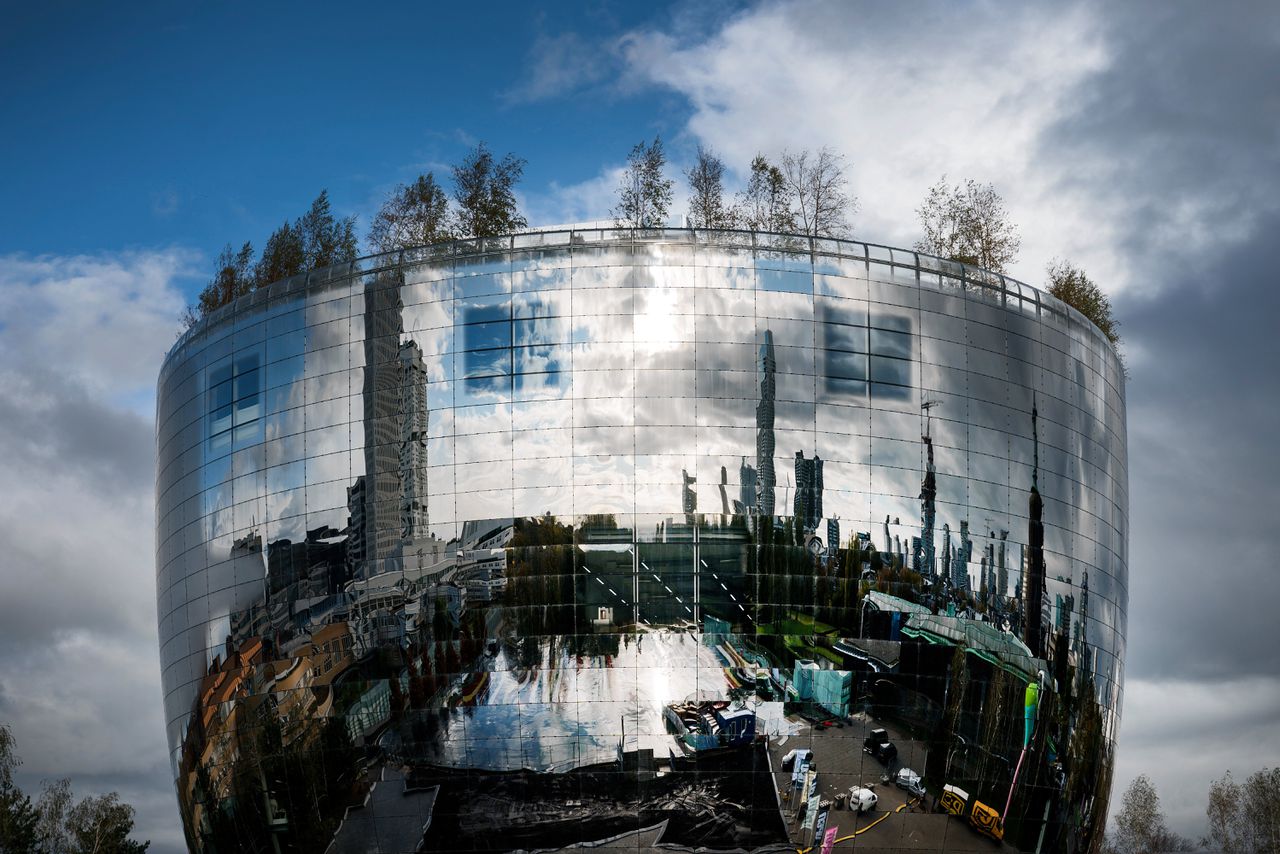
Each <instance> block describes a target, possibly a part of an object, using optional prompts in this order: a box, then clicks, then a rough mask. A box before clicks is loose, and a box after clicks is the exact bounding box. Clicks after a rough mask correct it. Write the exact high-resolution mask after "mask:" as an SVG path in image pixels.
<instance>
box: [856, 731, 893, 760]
mask: <svg viewBox="0 0 1280 854" xmlns="http://www.w3.org/2000/svg"><path fill="white" fill-rule="evenodd" d="M862 750H863V752H864V753H870V754H871V755H872V756H874V757H875V758H876V760H877V761H879V762H880V763H882V764H884V765H888V764H889V763H890V762H892V761H893V760H894V759H897V758H898V748H897V747H895V746H894V744H893V742H892V741H890V740H889V733H888V732H886V731H885V730H882V729H873V730H872V731H871V734H870V735H869V736H867V737H866V738H864V739H863V740H862Z"/></svg>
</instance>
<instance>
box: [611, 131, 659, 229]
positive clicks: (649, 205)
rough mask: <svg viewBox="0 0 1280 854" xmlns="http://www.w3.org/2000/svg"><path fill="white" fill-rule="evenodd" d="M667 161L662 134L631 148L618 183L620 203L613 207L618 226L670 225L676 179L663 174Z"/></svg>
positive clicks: (652, 226) (647, 226)
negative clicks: (668, 216)
mask: <svg viewBox="0 0 1280 854" xmlns="http://www.w3.org/2000/svg"><path fill="white" fill-rule="evenodd" d="M666 163H667V157H666V154H664V153H663V150H662V139H661V138H660V137H656V136H655V137H654V138H653V142H651V143H649V144H648V145H646V144H645V143H644V142H640V143H637V144H636V146H635V147H634V148H632V149H631V154H629V155H628V156H627V168H626V170H624V171H623V173H622V181H621V182H620V183H619V184H618V206H617V207H616V208H614V209H613V221H614V224H615V225H616V226H617V227H618V228H662V227H663V226H664V225H666V224H667V212H668V210H669V209H670V207H671V188H672V186H673V185H674V182H673V181H671V179H670V178H667V177H666V176H665V175H664V174H663V168H664V167H665V166H666Z"/></svg>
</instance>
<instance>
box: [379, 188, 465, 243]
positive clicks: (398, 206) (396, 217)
mask: <svg viewBox="0 0 1280 854" xmlns="http://www.w3.org/2000/svg"><path fill="white" fill-rule="evenodd" d="M452 238H453V229H452V227H451V225H450V222H449V198H448V196H447V195H445V191H444V189H443V188H442V187H441V186H440V185H439V184H437V183H436V179H435V176H434V175H433V174H432V173H430V172H428V173H427V174H426V175H419V176H418V179H417V180H416V181H414V182H413V183H412V184H409V185H408V186H405V185H404V184H401V185H400V186H398V187H396V188H395V190H393V191H392V192H391V195H389V196H387V199H386V201H384V202H383V203H382V207H381V208H380V209H379V210H378V215H377V216H375V217H374V218H373V224H372V225H371V226H370V227H369V245H370V246H371V247H372V248H373V250H374V251H375V252H399V251H400V250H402V249H408V248H410V247H413V246H427V245H429V244H432V243H440V242H442V241H445V240H450V239H452Z"/></svg>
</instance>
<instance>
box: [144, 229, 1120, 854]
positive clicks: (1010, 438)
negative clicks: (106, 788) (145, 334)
mask: <svg viewBox="0 0 1280 854" xmlns="http://www.w3.org/2000/svg"><path fill="white" fill-rule="evenodd" d="M157 431H158V448H159V471H158V475H157V508H156V511H157V512H156V518H157V537H156V548H157V564H156V565H157V593H158V612H159V625H160V642H161V663H162V667H163V682H164V690H165V700H164V702H165V719H166V721H167V724H168V739H169V746H170V748H171V758H172V770H173V774H174V779H175V783H176V788H177V796H178V802H179V805H180V808H181V811H182V818H183V822H184V825H185V828H186V833H187V837H188V842H189V845H190V847H191V849H192V850H193V851H199V852H206V851H208V852H229V851H241V850H248V851H263V852H268V851H270V852H276V851H299V852H301V851H328V852H347V851H352V852H355V851H360V852H367V851H382V852H412V851H471V850H486V851H487V850H492V851H508V850H527V851H532V850H542V851H560V850H569V849H571V848H573V847H575V846H576V847H582V846H584V845H590V844H597V843H600V844H604V841H608V843H607V845H608V850H615V849H625V848H635V849H645V848H651V847H653V846H655V845H659V844H661V845H663V846H664V847H665V848H666V849H667V850H686V849H687V850H694V849H697V848H699V847H703V848H707V849H720V850H731V849H732V850H744V851H752V850H760V851H782V850H796V849H797V848H801V849H803V848H808V847H813V848H814V850H815V851H816V850H820V849H822V848H823V846H827V847H826V849H825V850H834V851H847V850H867V851H873V850H886V851H892V850H896V849H907V848H910V849H911V850H913V851H964V850H989V849H990V848H992V847H999V848H1003V849H1006V850H1018V851H1034V850H1042V851H1088V850H1092V849H1093V848H1095V847H1096V846H1097V845H1098V843H1099V842H1100V836H1101V828H1102V822H1103V818H1104V816H1105V814H1106V811H1107V800H1108V794H1109V790H1110V784H1111V767H1112V756H1113V753H1114V743H1115V735H1116V730H1117V725H1118V716H1119V710H1120V702H1121V686H1122V681H1123V658H1124V636H1125V605H1126V596H1127V593H1126V590H1127V577H1126V574H1127V569H1126V565H1127V538H1128V533H1127V528H1128V508H1127V503H1128V495H1127V481H1126V437H1125V403H1124V379H1123V370H1122V367H1121V364H1120V362H1119V360H1118V358H1117V354H1116V352H1115V351H1114V349H1113V348H1112V347H1111V345H1110V344H1109V343H1107V341H1106V339H1105V338H1104V337H1103V336H1102V335H1101V333H1100V332H1099V331H1098V330H1097V329H1095V328H1094V327H1093V326H1091V325H1090V324H1089V323H1088V322H1087V321H1085V320H1084V319H1083V318H1082V317H1081V316H1080V315H1079V314H1078V313H1076V312H1074V311H1073V310H1071V309H1069V308H1067V307H1066V306H1064V305H1063V304H1061V303H1060V302H1058V301H1056V300H1055V299H1053V298H1051V297H1049V296H1047V295H1045V294H1043V293H1040V292H1038V291H1037V290H1035V289H1033V288H1031V287H1028V286H1027V285H1024V284H1021V283H1019V282H1016V281H1013V280H1011V279H1008V278H1004V277H1001V276H998V275H994V274H991V273H988V272H984V271H981V270H977V269H974V268H970V267H965V266H963V265H960V264H955V263H951V262H946V261H941V260H938V259H935V258H930V257H926V256H922V255H918V254H916V253H914V252H910V251H902V250H898V249H890V248H885V247H881V246H874V245H869V244H864V243H857V242H847V241H835V240H811V239H809V238H805V237H797V236H787V235H771V234H755V233H746V232H703V231H689V230H663V231H645V232H632V231H612V230H580V231H561V232H542V233H528V234H518V235H514V236H509V237H503V238H498V239H485V240H475V241H463V242H457V243H451V244H447V245H441V246H433V247H426V248H423V249H419V250H413V251H407V252H404V253H401V254H397V255H393V256H379V257H372V258H366V259H362V260H360V261H357V262H355V263H354V264H350V265H343V266H340V267H335V268H329V269H325V270H319V271H316V272H312V273H310V274H307V275H304V276H299V277H295V278H294V279H290V280H287V281H282V282H277V283H275V284H273V285H271V286H270V287H268V288H264V289H262V290H259V291H257V292H255V293H253V294H251V295H249V296H247V297H244V298H242V299H240V300H239V301H237V302H236V303H234V304H232V305H230V306H227V307H225V308H223V309H220V310H219V311H217V312H215V313H214V314H213V315H212V316H210V317H208V318H206V319H205V320H204V321H202V322H200V323H199V324H197V325H196V326H195V327H194V328H193V329H192V330H190V331H189V332H188V333H186V334H185V335H184V336H183V337H182V339H181V340H180V341H178V343H177V344H176V345H175V346H174V348H173V350H172V351H171V352H170V353H169V355H168V358H167V359H166V361H165V364H164V367H163V369H162V372H161V376H160V379H159V394H158V412H157ZM864 808H865V809H864ZM597 847H599V845H597Z"/></svg>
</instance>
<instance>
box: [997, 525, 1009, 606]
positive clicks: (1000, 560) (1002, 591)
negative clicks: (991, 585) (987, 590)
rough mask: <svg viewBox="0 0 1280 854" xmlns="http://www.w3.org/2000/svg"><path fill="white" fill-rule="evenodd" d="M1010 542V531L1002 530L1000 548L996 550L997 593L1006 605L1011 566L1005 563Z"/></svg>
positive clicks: (1001, 601) (1001, 602)
mask: <svg viewBox="0 0 1280 854" xmlns="http://www.w3.org/2000/svg"><path fill="white" fill-rule="evenodd" d="M1008 544H1009V532H1008V531H1001V532H1000V548H999V550H998V551H997V552H996V595H997V596H999V597H1000V605H1001V607H1003V606H1004V598H1005V597H1006V596H1008V595H1009V568H1008V566H1006V565H1005V552H1006V550H1007V547H1008Z"/></svg>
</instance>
